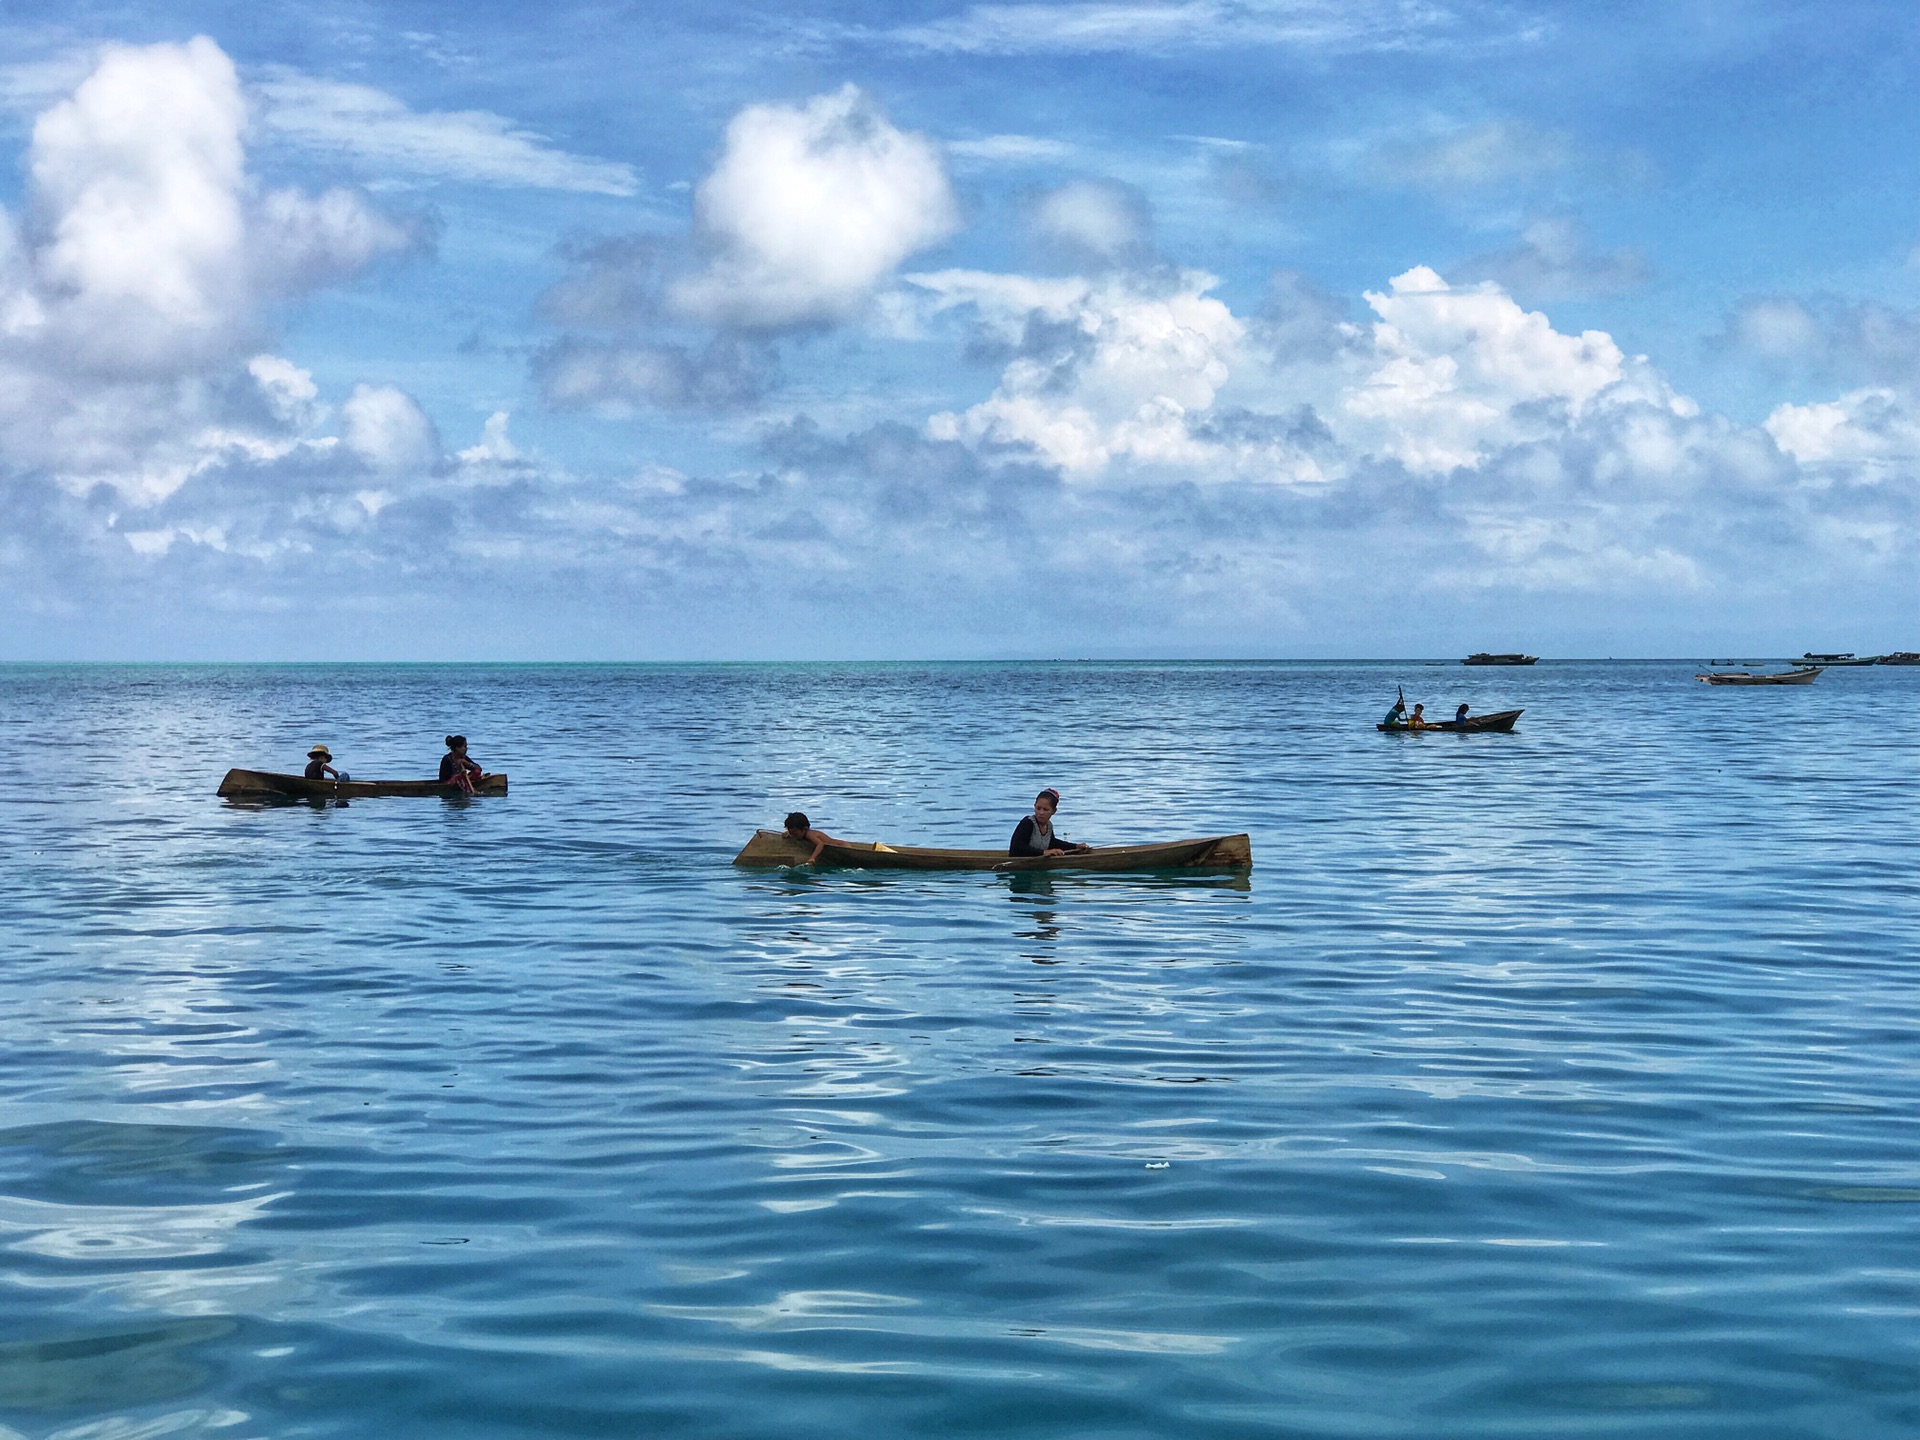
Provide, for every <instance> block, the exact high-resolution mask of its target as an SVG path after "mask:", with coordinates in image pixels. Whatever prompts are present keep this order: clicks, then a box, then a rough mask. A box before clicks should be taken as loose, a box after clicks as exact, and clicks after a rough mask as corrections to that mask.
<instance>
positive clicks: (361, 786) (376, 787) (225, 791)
mask: <svg viewBox="0 0 1920 1440" xmlns="http://www.w3.org/2000/svg"><path fill="white" fill-rule="evenodd" d="M473 793H474V794H476V795H504V794H506V793H507V777H506V776H504V775H489V776H487V778H486V779H484V780H478V781H475V782H474V786H473ZM219 794H220V795H221V796H222V797H223V798H225V799H229V800H249V799H251V800H272V799H280V800H312V799H320V800H372V799H374V798H376V797H378V796H381V795H441V796H455V795H464V794H466V791H464V790H462V789H461V788H460V787H459V786H458V785H442V784H441V783H440V782H439V781H438V780H309V779H307V777H306V776H304V775H276V774H274V773H273V772H272V771H270V770H229V771H227V778H226V779H224V780H222V781H221V782H220V790H219Z"/></svg>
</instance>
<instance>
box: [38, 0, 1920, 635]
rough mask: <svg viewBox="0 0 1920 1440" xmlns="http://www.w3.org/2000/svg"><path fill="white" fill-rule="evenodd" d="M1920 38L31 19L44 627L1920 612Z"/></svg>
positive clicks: (675, 21)
mask: <svg viewBox="0 0 1920 1440" xmlns="http://www.w3.org/2000/svg"><path fill="white" fill-rule="evenodd" d="M1916 52H1920V20H1917V19H1916V16H1915V13H1914V11H1913V9H1912V7H1911V5H1899V4H1858V5H1848V4H1837V5H1836V4H1823V5H1818V6H1815V5H1747V4H1739V3H1711V4H1708V3H1701V4H1686V3H1678V4H1674V3H1667V4H1644V5H1641V4H1613V5H1486V4H1476V3H1466V4H1448V3H1441V0H1432V3H1429V0H1391V3H1369V0H1347V3H1319V0H1281V3H1212V0H1181V3H1149V0H1141V3H1130V0H1116V3H1099V4H1030V5H962V4H953V3H924V4H910V5H882V4H848V5H839V6H832V5H816V6H810V7H806V8H804V9H803V8H800V7H795V6H780V7H758V6H753V5H747V4H722V5H707V6H702V7H697V9H696V7H688V6H645V5H609V4H599V5H572V4H564V3H562V4H550V5H544V6H541V7H526V6H519V5H513V6H508V5H468V6H462V7H451V6H444V5H431V6H429V5H417V6H407V5H387V6H370V5H367V6H349V5H331V6H326V7H317V6H311V5H276V4H258V3H256V4H247V5H237V4H233V5H227V4H174V5H167V4H143V5H141V6H139V7H132V6H127V7H116V6H101V5H95V6H88V5H82V6H78V7H75V6H71V5H62V6H59V7H54V6H43V7H41V6H33V5H25V6H12V7H9V9H8V10H7V12H6V19H5V20H4V21H3V22H0V57H4V60H3V61H0V145H4V146H5V148H6V149H7V151H8V153H9V158H10V162H11V163H9V164H8V165H6V166H4V167H0V206H3V207H4V210H5V215H4V218H3V219H0V657H4V658H65V657H74V658H182V659H186V658H291V659H306V658H314V659H321V658H420V659H428V658H461V659H465V658H553V659H563V658H640V659H645V658H663V659H673V658H762V657H799V658H807V657H902V658H911V657H921V656H995V655H1112V654H1140V655H1166V654H1176V655H1177V654H1187V655H1196V656H1207V655H1282V656H1284V655H1300V656H1312V655H1420V654H1439V655H1445V654H1452V653H1458V652H1464V651H1465V650H1469V649H1481V648H1494V649H1506V648H1518V647H1524V648H1527V649H1529V650H1534V651H1537V652H1541V653H1547V654H1569V655H1581V654H1585V655H1594V654H1598V655H1607V654H1619V655H1631V654H1640V655H1658V654H1677V655H1684V654H1696V653H1704V652H1707V651H1713V652H1716V653H1719V652H1727V651H1749V652H1760V651H1774V652H1788V653H1797V652H1798V651H1799V650H1801V649H1806V648H1814V649H1829V648H1842V649H1845V648H1854V649H1860V650H1870V649H1885V648H1894V647H1902V648H1917V647H1920V605H1917V604H1916V602H1915V586H1914V577H1915V574H1916V560H1920V540H1917V539H1916V535H1917V533H1920V532H1917V530H1916V520H1920V147H1916V146H1915V144H1914V143H1913V141H1914V137H1915V135H1916V134H1920V114H1916V110H1917V108H1920V107H1917V105H1916V76H1920V66H1916V60H1920V53H1916Z"/></svg>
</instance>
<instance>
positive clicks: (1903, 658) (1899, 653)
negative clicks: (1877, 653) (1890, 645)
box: [1880, 650, 1920, 665]
mask: <svg viewBox="0 0 1920 1440" xmlns="http://www.w3.org/2000/svg"><path fill="white" fill-rule="evenodd" d="M1880 663H1881V664H1882V665H1920V650H1895V651H1894V652H1893V653H1892V654H1890V655H1882V656H1881V657H1880Z"/></svg>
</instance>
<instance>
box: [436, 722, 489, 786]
mask: <svg viewBox="0 0 1920 1440" xmlns="http://www.w3.org/2000/svg"><path fill="white" fill-rule="evenodd" d="M486 778H487V772H486V771H484V770H482V769H481V768H480V766H479V763H478V762H477V761H474V760H470V759H468V758H467V737H466V736H464V735H449V736H447V753H446V754H444V755H442V756H441V757H440V783H441V784H442V785H453V786H457V787H458V788H459V789H461V790H463V791H465V792H466V793H467V794H469V795H471V794H473V787H474V785H475V783H476V782H478V781H481V780H484V779H486Z"/></svg>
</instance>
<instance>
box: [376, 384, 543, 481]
mask: <svg viewBox="0 0 1920 1440" xmlns="http://www.w3.org/2000/svg"><path fill="white" fill-rule="evenodd" d="M340 420H341V427H342V431H343V434H342V436H341V438H342V439H344V440H345V441H346V442H347V448H348V449H349V450H351V451H352V452H353V453H354V454H355V455H357V456H359V457H360V458H361V459H362V460H364V461H366V463H367V464H368V465H370V466H372V467H373V468H374V469H375V470H380V471H387V472H398V471H404V470H418V469H422V468H425V467H427V466H430V465H432V464H433V463H434V462H435V461H436V460H438V459H439V458H440V435H439V432H438V431H436V430H435V429H434V426H433V421H431V420H429V419H428V418H427V416H426V414H425V412H423V411H422V410H421V409H420V407H419V405H417V404H416V403H414V399H413V397H412V396H411V395H409V394H407V392H406V391H404V390H399V389H396V388H394V387H393V386H391V385H356V386H354V387H353V394H352V395H350V396H348V397H347V400H346V403H345V404H343V405H342V406H341V407H340ZM500 438H501V439H502V440H504V439H505V438H506V436H505V425H504V419H503V422H502V426H501V433H500Z"/></svg>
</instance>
